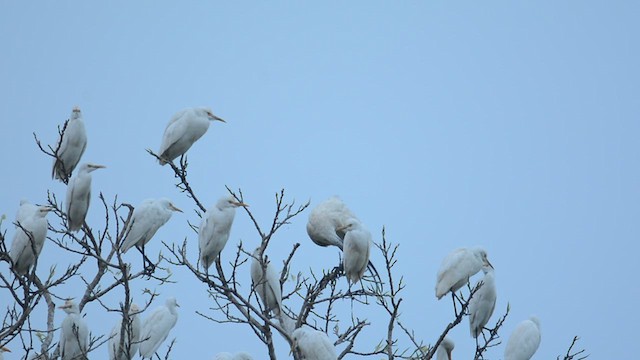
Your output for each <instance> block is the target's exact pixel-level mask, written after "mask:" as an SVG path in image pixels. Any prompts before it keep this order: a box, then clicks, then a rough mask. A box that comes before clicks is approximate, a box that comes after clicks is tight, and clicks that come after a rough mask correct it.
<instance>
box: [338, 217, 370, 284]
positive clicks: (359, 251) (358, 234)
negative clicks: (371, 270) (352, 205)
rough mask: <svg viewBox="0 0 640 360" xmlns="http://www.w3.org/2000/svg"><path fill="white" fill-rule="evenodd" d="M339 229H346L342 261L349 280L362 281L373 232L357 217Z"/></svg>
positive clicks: (350, 281)
mask: <svg viewBox="0 0 640 360" xmlns="http://www.w3.org/2000/svg"><path fill="white" fill-rule="evenodd" d="M338 230H339V231H345V235H344V249H343V252H344V256H343V258H342V261H343V264H344V272H345V274H346V275H347V280H348V281H349V283H350V284H354V283H357V282H358V281H360V279H361V278H362V275H364V272H365V270H367V264H369V247H370V243H371V233H370V232H369V230H367V229H366V228H365V227H364V226H363V225H362V223H360V221H358V219H355V218H351V219H349V220H347V222H346V224H345V225H344V226H342V227H339V228H338Z"/></svg>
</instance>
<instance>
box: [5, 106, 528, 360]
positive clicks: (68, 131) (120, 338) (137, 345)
mask: <svg viewBox="0 0 640 360" xmlns="http://www.w3.org/2000/svg"><path fill="white" fill-rule="evenodd" d="M214 120H217V121H222V122H224V120H222V119H221V118H219V117H217V116H215V115H213V113H212V112H211V110H210V109H208V108H204V107H200V108H189V109H185V110H182V111H180V112H178V113H176V114H175V115H174V116H173V117H172V118H171V120H170V121H169V124H168V125H167V127H166V129H165V132H164V135H163V138H162V144H161V146H160V151H159V158H160V164H161V165H165V164H167V163H169V162H172V161H173V160H175V159H176V158H178V157H180V156H182V155H184V154H185V153H186V152H187V151H188V150H189V149H190V148H191V146H192V145H193V144H194V143H195V142H196V141H197V140H198V139H199V138H200V137H202V136H203V135H204V134H205V133H206V131H207V129H208V128H209V124H210V122H211V121H214ZM59 144H60V145H59V148H58V149H57V151H56V159H55V161H54V164H53V173H52V176H53V177H54V178H56V179H60V180H63V181H64V180H65V179H68V188H67V194H66V201H65V203H66V208H65V210H66V214H65V215H66V216H65V217H64V218H65V219H66V227H67V229H68V231H78V230H80V229H81V228H82V227H83V226H86V224H85V217H86V215H87V211H88V209H89V203H90V199H91V172H92V171H94V170H96V169H100V168H104V166H102V165H97V164H91V163H85V164H82V165H80V167H79V168H78V171H77V172H76V174H75V175H73V171H74V170H75V169H76V167H77V165H78V163H79V162H80V159H81V157H82V154H83V153H84V150H85V149H86V146H87V135H86V130H85V126H84V121H83V119H82V114H81V111H80V109H79V108H77V107H76V108H74V109H73V111H72V113H71V117H70V119H69V121H68V123H67V125H66V127H65V129H64V131H63V133H62V137H61V139H60V142H59ZM246 206H248V205H247V204H245V203H242V202H239V201H237V200H236V199H235V198H234V197H233V196H225V197H222V198H220V199H219V200H218V201H217V202H216V204H215V205H214V206H213V207H211V208H210V209H208V210H207V211H206V213H205V214H204V216H203V217H202V222H201V224H200V228H199V232H198V243H199V250H200V256H199V264H200V266H201V267H202V268H203V269H204V270H205V271H208V269H209V267H210V266H211V264H212V263H213V262H214V261H215V260H216V258H217V257H218V256H219V254H220V252H221V251H222V250H223V248H224V246H225V245H226V243H227V241H228V239H229V234H230V230H231V226H232V223H233V220H234V217H235V211H236V208H237V207H246ZM51 210H53V208H51V207H48V206H36V205H32V204H30V203H29V202H27V201H26V200H23V201H21V203H20V207H19V209H18V212H17V215H16V224H17V225H16V232H15V234H14V237H13V242H12V244H11V249H10V252H9V255H10V258H11V260H12V263H13V264H12V266H13V269H14V270H15V272H16V273H18V274H21V275H26V276H28V274H29V271H30V269H35V267H36V264H37V259H38V256H39V255H40V252H41V251H42V248H43V245H44V242H45V239H46V235H47V220H46V216H47V213H48V212H50V211H51ZM176 211H178V212H182V210H180V209H178V208H177V207H176V206H175V205H174V204H173V203H172V202H171V201H170V200H169V199H165V198H160V199H147V200H145V201H143V202H142V203H141V204H140V205H138V206H137V207H135V208H134V210H133V214H132V216H131V219H130V221H129V223H128V225H127V229H126V232H125V234H126V235H125V238H124V240H123V242H122V245H121V246H120V248H119V251H121V252H122V253H124V252H126V251H127V250H129V249H130V248H132V247H134V246H135V247H137V248H139V249H140V251H141V252H142V254H143V257H144V258H145V259H146V256H145V255H144V245H145V244H146V243H148V242H149V241H150V240H151V239H152V238H153V236H154V235H155V233H156V232H157V231H158V229H159V228H160V227H161V226H163V225H164V224H165V223H167V222H168V221H169V219H170V218H171V215H172V213H173V212H176ZM87 229H88V228H87ZM307 233H308V235H309V237H310V238H311V240H312V241H313V242H314V243H316V244H317V245H319V246H336V247H338V248H339V249H341V250H342V251H343V256H342V259H343V264H342V265H343V268H344V273H345V275H346V278H347V281H348V283H349V286H351V285H353V284H356V283H358V282H359V281H360V280H361V279H362V277H363V276H364V274H365V272H366V271H367V269H368V270H369V271H370V273H371V275H372V276H373V277H374V279H376V281H381V280H379V279H380V277H379V275H378V272H377V270H376V269H375V266H374V265H373V264H372V263H371V262H370V260H369V253H370V244H371V242H372V238H371V233H370V232H369V231H368V230H367V229H366V227H365V226H364V224H363V223H362V222H361V221H360V220H359V219H358V218H357V217H356V216H355V215H354V214H353V212H351V211H350V210H349V209H348V208H347V206H346V205H345V204H344V203H343V202H342V201H341V200H340V199H339V198H338V197H332V198H329V199H328V200H326V201H324V202H322V203H320V204H318V205H317V206H316V207H315V208H314V209H312V211H311V213H310V215H309V220H308V222H307ZM262 251H263V249H261V248H260V247H258V248H257V249H256V250H255V251H254V253H253V255H252V258H253V259H252V263H251V281H252V285H253V287H254V289H255V291H256V293H257V294H258V295H259V297H260V299H261V301H262V303H263V305H264V306H265V308H266V309H268V310H269V311H271V312H272V313H273V314H274V315H275V316H276V317H277V318H278V320H279V321H280V323H281V325H282V327H283V329H285V330H286V331H287V332H288V333H289V334H290V335H291V338H292V341H293V343H292V350H295V351H297V352H298V354H300V356H302V358H303V359H308V360H335V359H337V355H336V349H335V347H334V344H333V342H332V341H331V340H330V339H329V337H328V336H327V334H326V333H324V332H321V331H318V330H315V329H313V328H311V327H309V326H306V325H304V326H302V327H300V328H297V329H294V326H295V320H294V319H291V318H290V317H289V316H288V315H286V313H285V312H284V311H282V290H281V288H280V283H279V277H278V274H277V272H276V270H275V269H274V267H273V266H272V265H271V263H270V262H269V260H268V257H267V256H265V254H263V253H262ZM145 261H148V260H145ZM481 270H482V271H483V272H484V278H483V279H482V280H481V281H482V286H481V287H480V289H479V290H478V291H477V292H476V294H475V295H474V296H473V297H472V299H471V301H470V304H469V327H470V331H471V336H472V337H473V338H476V341H477V338H478V336H479V335H480V334H482V331H483V329H484V327H485V325H486V324H487V323H488V321H489V319H490V318H491V316H492V314H493V310H494V308H495V304H496V287H495V280H494V268H493V266H492V265H491V263H490V262H489V260H488V258H487V253H486V251H484V250H483V249H481V248H461V249H456V250H454V251H453V252H452V253H451V254H449V255H448V256H447V257H445V258H444V260H443V262H442V265H441V267H440V269H439V271H438V274H437V281H436V287H435V295H436V297H437V298H438V299H441V298H442V297H444V296H445V295H446V294H448V293H451V297H452V299H453V304H454V307H455V306H456V294H455V293H456V291H458V290H459V289H461V288H462V287H463V286H464V285H466V284H467V283H468V282H469V278H470V277H472V276H474V275H475V274H477V273H478V272H480V271H481ZM178 306H179V305H178V303H177V301H176V299H175V298H168V299H167V300H166V304H165V305H163V306H161V307H159V308H157V309H156V310H155V311H154V312H153V313H151V315H149V316H148V317H147V318H146V319H145V320H144V321H141V320H140V318H139V314H140V313H141V310H140V308H139V307H138V306H137V305H135V304H132V305H131V306H130V310H129V314H128V315H129V316H128V317H129V324H128V326H123V325H122V319H120V321H118V323H117V324H116V325H115V326H114V328H113V330H112V332H111V334H110V337H109V342H108V352H109V359H111V360H115V359H117V360H121V359H131V358H133V356H135V354H136V353H139V354H140V356H141V357H142V358H143V359H145V358H152V357H153V356H154V354H155V353H156V351H157V350H158V348H159V347H160V345H161V344H162V343H163V342H164V341H165V340H166V338H167V337H168V335H169V333H170V331H171V329H172V328H173V327H174V326H175V324H176V322H177V319H178V314H177V311H176V308H177V307H178ZM60 309H62V310H64V311H65V312H66V313H67V316H66V318H65V319H64V320H63V322H62V324H61V327H60V341H59V351H60V354H61V357H62V359H63V360H70V359H74V358H76V357H78V356H82V354H86V353H87V350H88V345H89V344H88V343H89V331H88V326H87V324H86V323H85V322H84V320H83V318H82V317H81V316H80V312H79V309H78V305H77V304H76V303H75V302H74V301H73V300H68V301H66V302H65V304H64V305H63V306H60ZM123 330H124V332H123ZM539 344H540V322H539V320H538V319H537V318H535V317H532V318H531V319H530V320H525V321H523V322H522V323H520V324H519V325H518V326H517V327H516V329H515V330H514V332H513V333H512V335H511V337H510V338H509V340H508V342H507V345H506V347H505V352H504V357H505V360H527V359H530V358H531V357H532V356H533V354H534V353H535V352H536V350H537V348H538V346H539ZM453 348H454V343H453V341H451V339H449V338H445V339H444V340H443V341H442V342H441V344H440V346H439V348H438V349H437V355H436V357H437V359H447V360H451V358H452V350H453ZM8 351H9V349H7V348H4V347H0V360H1V359H2V357H3V355H2V354H3V353H4V352H8ZM215 359H218V360H225V359H235V360H247V359H251V356H250V355H249V354H246V353H237V354H233V355H232V354H229V353H219V354H217V355H216V356H215Z"/></svg>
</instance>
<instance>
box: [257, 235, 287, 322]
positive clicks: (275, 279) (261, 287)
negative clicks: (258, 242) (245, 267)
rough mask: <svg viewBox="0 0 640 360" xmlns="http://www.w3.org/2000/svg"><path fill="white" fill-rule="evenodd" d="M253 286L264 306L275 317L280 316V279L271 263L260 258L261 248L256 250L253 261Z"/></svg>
mask: <svg viewBox="0 0 640 360" xmlns="http://www.w3.org/2000/svg"><path fill="white" fill-rule="evenodd" d="M263 263H264V267H263ZM265 274H266V275H265ZM251 284H252V286H253V288H254V290H255V292H256V293H258V296H260V299H261V300H262V303H263V304H264V306H265V307H266V308H267V309H268V310H271V311H273V312H274V314H275V315H279V314H280V310H281V309H282V289H280V278H279V276H278V275H277V273H276V271H275V269H274V268H273V265H271V261H269V260H265V259H264V258H261V257H260V247H258V248H257V249H255V250H254V252H253V257H252V259H251Z"/></svg>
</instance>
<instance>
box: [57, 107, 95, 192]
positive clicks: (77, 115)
mask: <svg viewBox="0 0 640 360" xmlns="http://www.w3.org/2000/svg"><path fill="white" fill-rule="evenodd" d="M59 143H60V147H58V149H57V150H56V159H55V160H54V162H53V170H52V172H51V177H52V178H56V179H61V180H63V179H68V178H69V176H71V173H72V172H73V169H75V168H76V166H77V165H78V163H79V162H80V158H81V157H82V154H84V150H85V149H86V148H87V132H86V130H85V128H84V121H83V120H82V113H81V112H80V108H79V107H77V106H76V107H74V108H73V111H72V112H71V117H70V118H69V122H68V123H67V127H66V129H65V130H64V133H63V134H62V139H60V141H59Z"/></svg>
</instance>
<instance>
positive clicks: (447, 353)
mask: <svg viewBox="0 0 640 360" xmlns="http://www.w3.org/2000/svg"><path fill="white" fill-rule="evenodd" d="M454 347H455V344H454V343H453V340H451V339H449V337H447V336H445V338H444V339H442V342H441V343H440V345H439V346H438V351H437V352H436V360H451V352H452V351H453V348H454Z"/></svg>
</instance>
